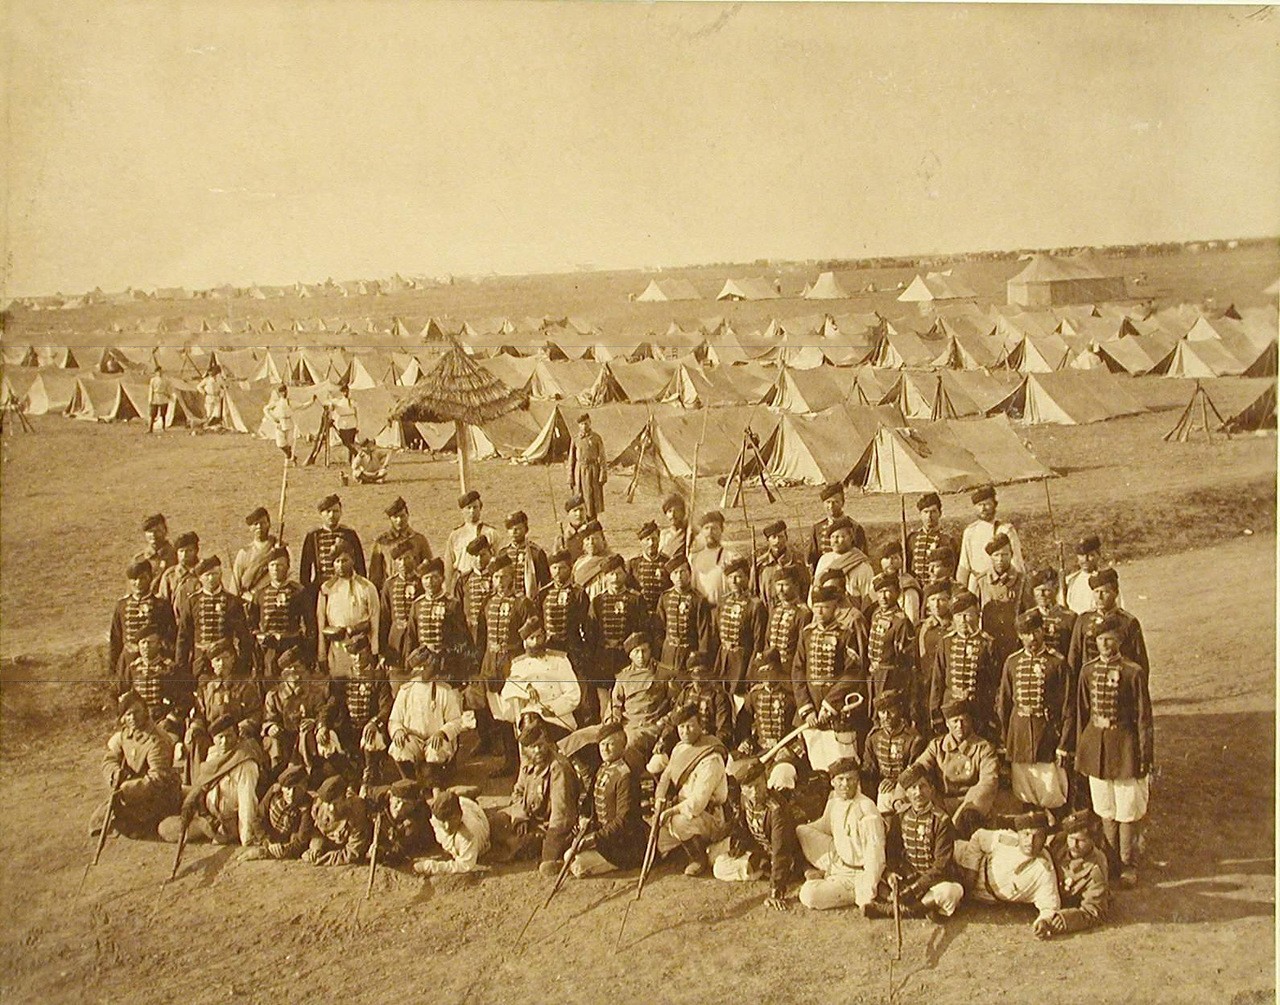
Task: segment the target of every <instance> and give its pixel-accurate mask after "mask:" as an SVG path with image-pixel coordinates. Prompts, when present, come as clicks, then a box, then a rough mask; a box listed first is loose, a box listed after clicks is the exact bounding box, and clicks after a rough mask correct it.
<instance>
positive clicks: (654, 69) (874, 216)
mask: <svg viewBox="0 0 1280 1005" xmlns="http://www.w3.org/2000/svg"><path fill="white" fill-rule="evenodd" d="M5 17H6V18H7V21H6V23H5V26H4V31H5V34H4V60H3V73H4V82H3V83H4V95H5V101H6V106H5V116H4V128H5V131H6V136H5V137H4V139H5V142H4V143H3V144H2V146H3V151H2V152H0V158H3V169H4V176H3V177H4V182H5V186H4V196H5V204H4V205H5V213H4V215H3V219H2V220H0V242H2V243H3V247H4V252H5V254H4V257H3V260H2V261H3V264H4V277H3V278H4V289H3V290H2V291H0V292H2V293H4V294H5V295H7V296H17V295H30V294H40V293H51V292H53V291H55V290H59V291H62V292H68V293H73V292H80V291H83V290H87V289H91V288H93V287H95V286H98V287H101V288H102V289H104V290H117V289H122V288H124V287H126V286H139V287H145V288H151V287H155V286H180V285H181V286H188V287H193V288H198V287H207V286H213V285H216V284H219V283H223V282H230V283H234V284H237V285H247V284H249V283H251V282H261V283H287V282H293V281H308V282H313V281H319V280H322V279H324V278H326V277H330V276H331V277H333V278H335V279H353V278H361V277H382V276H388V275H390V274H392V273H393V272H399V273H401V274H404V275H419V274H426V275H441V274H446V273H460V274H467V273H488V272H497V273H519V272H552V271H563V270H567V269H573V268H576V267H584V266H590V267H595V268H632V267H656V266H663V265H681V264H698V263H703V262H719V261H733V262H739V261H750V260H753V259H757V258H773V259H792V260H796V259H800V260H803V259H811V258H851V257H858V256H864V255H891V254H910V253H928V252H958V251H966V250H984V249H1007V248H1023V247H1050V246H1062V245H1076V244H1115V243H1128V242H1138V241H1147V240H1188V239H1197V238H1213V237H1244V236H1263V235H1273V234H1278V233H1280V186H1278V185H1277V168H1276V165H1277V164H1280V107H1277V106H1278V105H1280V102H1278V101H1277V97H1278V96H1280V59H1278V58H1277V55H1278V53H1277V50H1278V48H1280V13H1277V12H1275V11H1273V10H1271V9H1270V8H1257V7H1190V6H1183V7H1154V6H1129V7H1103V6H1080V5H1074V6H1065V7H1055V6H1034V7H1026V6H1013V5H1008V6H1004V5H998V6H985V5H984V6H978V5H972V6H971V5H962V4H950V5H936V6H923V5H921V6H915V5H907V4H754V3H748V4H739V5H720V4H651V3H568V2H546V3H538V4H532V3H517V2H501V3H498V2H489V0H472V2H467V3H444V2H430V0H428V2H416V3H414V2H409V0H403V2H380V0H329V2H326V0H310V2H303V0H289V2H273V0H252V2H237V0H208V2H183V0H166V2H163V3H146V2H141V0H139V2H118V0H91V2H84V0H60V2H57V3H54V2H50V0H8V3H7V6H6V8H5Z"/></svg>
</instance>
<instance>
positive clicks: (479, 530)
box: [444, 489, 498, 590]
mask: <svg viewBox="0 0 1280 1005" xmlns="http://www.w3.org/2000/svg"><path fill="white" fill-rule="evenodd" d="M483 508H484V503H482V502H481V501H480V493H479V492H477V491H476V490H475V489H472V490H471V491H470V492H466V493H464V494H463V495H460V496H458V509H460V510H462V524H461V525H460V526H458V527H455V528H454V529H453V530H452V531H450V532H449V538H448V540H447V541H446V542H445V546H444V587H445V589H446V590H452V589H454V587H455V586H456V585H457V578H458V577H459V576H461V575H462V574H463V573H464V572H470V571H471V570H473V569H474V568H476V566H477V565H478V564H479V562H478V560H477V556H478V555H479V552H477V551H470V550H468V548H467V545H469V544H471V542H472V541H474V540H476V538H480V537H483V538H484V539H485V540H486V541H495V540H497V537H498V531H497V529H496V528H494V527H490V526H489V525H488V524H487V523H485V522H484V521H483V520H481V519H480V511H481V510H482V509H483Z"/></svg>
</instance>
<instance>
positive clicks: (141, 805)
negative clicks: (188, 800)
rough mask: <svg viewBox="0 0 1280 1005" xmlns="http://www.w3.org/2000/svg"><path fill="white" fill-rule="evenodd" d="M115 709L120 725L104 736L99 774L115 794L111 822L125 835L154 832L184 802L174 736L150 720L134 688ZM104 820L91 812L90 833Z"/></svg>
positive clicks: (95, 832) (98, 830) (140, 834)
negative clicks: (92, 816) (107, 735)
mask: <svg viewBox="0 0 1280 1005" xmlns="http://www.w3.org/2000/svg"><path fill="white" fill-rule="evenodd" d="M119 709H120V728H119V729H118V730H116V732H114V733H112V734H111V737H110V738H109V739H108V740H107V750H106V753H105V754H103V757H102V775H103V778H105V779H106V782H107V786H108V787H109V788H110V789H111V790H112V791H113V792H114V793H115V795H114V797H113V800H114V801H113V803H112V809H111V826H112V829H113V830H114V831H115V833H117V834H120V835H122V836H123V837H130V838H145V837H154V836H155V833H156V825H157V824H158V823H159V822H160V821H161V820H163V819H164V818H165V817H167V816H170V815H171V814H174V813H177V812H178V807H179V806H180V805H181V803H182V787H181V785H180V784H179V781H178V773H177V771H175V770H174V767H173V741H172V740H171V739H170V738H169V736H168V735H167V734H165V733H164V732H163V731H162V730H160V729H157V728H156V726H155V725H154V724H153V723H152V722H151V716H150V715H149V714H148V712H147V703H146V702H145V701H144V700H143V699H142V697H141V696H140V695H138V694H137V693H136V692H133V691H128V692H126V693H125V694H123V695H121V696H120V701H119ZM103 812H104V813H105V811H103ZM104 822H105V821H104V819H102V817H99V816H95V820H94V823H93V824H92V825H91V832H92V833H93V834H95V835H96V834H100V833H101V832H102V827H103V825H104Z"/></svg>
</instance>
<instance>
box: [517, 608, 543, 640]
mask: <svg viewBox="0 0 1280 1005" xmlns="http://www.w3.org/2000/svg"><path fill="white" fill-rule="evenodd" d="M540 631H542V619H541V618H540V617H538V616H537V615H536V614H535V615H534V616H533V617H531V618H528V619H527V620H526V621H525V623H524V624H523V625H521V626H520V638H522V639H528V638H531V637H532V636H534V635H537V634H538V632H540Z"/></svg>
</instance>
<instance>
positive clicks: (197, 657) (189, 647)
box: [177, 589, 252, 674]
mask: <svg viewBox="0 0 1280 1005" xmlns="http://www.w3.org/2000/svg"><path fill="white" fill-rule="evenodd" d="M227 639H229V640H230V641H232V642H233V643H235V647H236V653H237V665H238V666H239V667H241V668H245V667H246V666H247V664H248V659H249V654H250V652H251V651H252V642H251V640H250V636H249V626H248V622H247V621H246V619H245V613H244V605H243V604H242V603H241V602H240V598H239V597H237V596H234V595H233V594H230V593H228V592H227V591H226V590H222V589H219V590H218V591H217V592H216V593H205V592H204V591H203V590H201V591H200V592H198V593H194V594H192V595H191V597H190V599H189V600H188V601H187V603H186V604H185V605H184V607H183V609H182V617H181V618H180V619H179V621H178V652H177V663H178V665H179V666H182V667H190V668H191V670H192V672H193V673H196V674H198V673H199V671H200V669H201V668H202V667H203V666H206V665H207V663H208V660H207V657H206V656H205V653H206V652H208V650H209V649H211V648H212V647H213V646H214V645H215V644H216V643H218V642H222V641H223V640H227Z"/></svg>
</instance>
